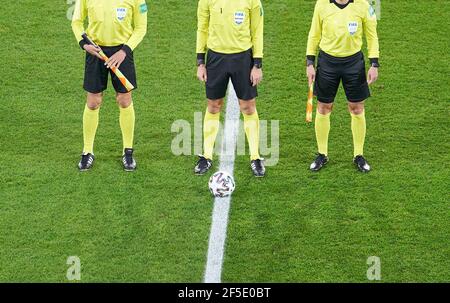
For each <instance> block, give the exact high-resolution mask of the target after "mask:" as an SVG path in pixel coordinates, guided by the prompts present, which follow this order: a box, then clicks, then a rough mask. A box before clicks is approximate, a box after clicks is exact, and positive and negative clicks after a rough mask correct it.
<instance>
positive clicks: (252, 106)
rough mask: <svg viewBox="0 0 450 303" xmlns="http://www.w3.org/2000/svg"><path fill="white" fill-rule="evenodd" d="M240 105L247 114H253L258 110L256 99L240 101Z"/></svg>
mask: <svg viewBox="0 0 450 303" xmlns="http://www.w3.org/2000/svg"><path fill="white" fill-rule="evenodd" d="M239 106H240V108H241V112H242V113H243V114H246V115H253V114H254V113H255V111H256V102H255V100H249V101H240V102H239Z"/></svg>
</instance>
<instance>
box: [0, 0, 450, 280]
mask: <svg viewBox="0 0 450 303" xmlns="http://www.w3.org/2000/svg"><path fill="white" fill-rule="evenodd" d="M148 4H149V16H148V17H149V28H148V34H147V36H146V38H145V40H144V41H143V43H142V44H141V45H140V46H139V48H138V49H137V51H136V53H135V60H136V63H137V69H138V81H139V90H138V91H137V92H136V93H135V95H134V99H135V108H136V111H137V125H136V136H135V137H136V144H135V148H136V157H137V160H138V165H139V168H138V171H137V172H136V173H131V174H130V173H124V172H122V170H121V166H120V155H121V144H122V143H121V134H120V129H119V122H118V108H117V106H116V105H115V102H114V93H113V90H112V88H111V85H109V86H110V87H109V88H108V91H107V92H106V96H105V100H104V105H103V107H102V108H101V111H100V125H99V130H98V133H97V138H96V145H95V152H96V158H97V161H96V165H95V168H94V169H93V171H91V172H89V173H82V174H81V173H79V172H78V171H77V169H76V163H77V161H78V160H79V154H80V152H81V149H82V124H81V122H82V110H83V108H84V100H85V94H84V92H83V90H82V87H81V84H82V78H83V64H84V57H83V56H84V54H83V52H82V51H81V50H80V49H79V48H78V46H77V44H76V41H75V39H74V37H73V34H72V31H71V27H70V21H68V20H67V18H66V11H67V9H68V8H69V6H68V5H67V3H66V1H62V0H61V1H50V0H39V1H38V0H30V1H26V2H24V1H22V2H20V3H19V2H17V1H16V2H14V1H8V2H6V3H4V4H3V10H2V11H3V13H2V17H1V18H0V35H1V37H2V42H3V44H4V47H3V51H2V68H1V69H2V80H1V85H0V87H1V94H0V104H1V106H2V110H1V119H0V138H1V140H0V142H1V144H2V145H1V150H2V151H1V154H2V156H1V157H0V167H1V170H0V231H1V232H0V281H2V282H6V281H15V282H20V281H39V282H65V281H67V279H66V271H67V268H68V265H66V260H67V257H68V256H79V257H80V259H81V264H82V271H81V273H82V280H81V281H82V282H95V281H104V282H107V281H126V282H132V281H140V282H200V281H201V280H202V277H203V272H204V268H205V262H206V252H207V245H208V236H209V231H210V230H209V229H210V224H211V212H212V206H213V204H212V198H211V197H210V195H209V192H208V190H207V179H208V177H196V176H194V175H193V173H192V166H193V164H194V161H195V160H194V156H174V155H173V154H172V152H171V141H172V139H173V137H174V134H172V133H171V130H170V129H171V125H172V123H173V121H175V120H178V119H185V120H187V121H190V122H193V119H194V118H193V117H194V112H199V111H201V112H203V111H204V109H205V100H204V88H203V86H202V85H201V84H200V83H199V82H198V81H197V80H196V78H195V37H196V4H197V3H196V1H179V0H165V1H164V0H154V1H148ZM264 5H265V15H266V24H265V55H266V56H265V61H264V66H265V67H264V73H265V79H264V82H263V84H262V85H261V87H260V98H259V100H258V104H259V106H258V111H259V114H260V117H261V118H262V119H265V120H279V121H280V160H279V163H278V165H277V166H275V167H269V168H268V175H267V178H264V179H263V180H256V179H255V178H253V177H252V176H251V172H250V169H249V163H248V158H247V156H238V157H237V158H236V163H235V179H236V184H237V188H236V191H235V193H234V195H233V198H232V204H231V213H230V218H229V229H228V236H227V244H226V255H225V260H224V267H223V281H228V282H304V281H306V282H319V281H326V282H346V281H350V282H367V281H368V280H367V278H366V270H367V268H368V265H367V264H366V260H367V258H368V257H369V256H378V257H380V258H381V264H382V265H381V274H382V280H381V281H382V282H412V281H418V282H428V281H447V282H448V281H450V244H449V234H450V223H449V222H450V221H449V217H450V208H449V191H448V189H449V181H450V176H449V165H448V163H449V160H450V159H449V156H448V152H449V148H450V144H449V136H448V132H449V126H450V125H449V111H448V110H449V108H448V105H449V103H448V102H449V100H450V94H449V81H448V76H449V74H450V67H449V57H448V55H449V51H450V49H449V41H448V35H447V34H446V31H445V29H446V28H447V29H448V20H449V19H450V14H449V12H450V5H449V2H448V1H445V0H436V1H406V0H398V1H382V15H381V20H380V21H379V29H378V30H379V36H380V44H381V51H382V55H381V64H382V68H381V69H380V79H379V81H378V82H377V83H376V84H375V85H373V86H372V93H373V97H372V98H371V99H370V100H369V101H368V102H367V110H366V112H367V119H368V135H367V141H366V156H367V157H368V159H369V161H370V162H371V164H372V166H373V171H372V172H371V173H370V174H367V175H363V174H360V173H357V172H356V170H355V168H354V167H353V165H352V162H351V160H352V138H351V131H350V117H349V114H348V112H347V109H346V104H345V101H344V100H345V99H344V95H343V93H342V90H341V91H340V93H339V97H338V99H337V102H336V107H335V111H334V113H333V114H332V129H331V134H330V136H331V137H330V159H331V162H330V163H329V165H328V166H327V167H326V168H325V169H324V170H323V171H321V172H320V173H318V174H312V173H310V172H309V171H308V166H309V163H310V161H311V160H312V157H313V155H314V152H315V139H314V129H313V125H312V124H310V125H307V124H306V123H305V122H304V118H305V117H304V115H305V103H306V94H307V84H306V78H305V69H304V53H305V48H306V39H307V33H308V30H309V24H310V21H311V17H312V12H313V7H314V1H299V0H282V1H268V0H266V1H264ZM6 12H7V13H6ZM216 163H217V162H216Z"/></svg>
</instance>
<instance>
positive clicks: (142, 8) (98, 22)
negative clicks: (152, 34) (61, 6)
mask: <svg viewBox="0 0 450 303" xmlns="http://www.w3.org/2000/svg"><path fill="white" fill-rule="evenodd" d="M86 18H88V22H89V23H88V27H87V29H86V34H87V35H88V36H89V37H90V38H91V39H92V40H93V41H94V42H95V43H97V44H99V45H101V46H117V45H121V44H125V45H127V46H129V47H130V48H131V50H134V49H135V48H136V47H137V46H138V44H139V43H140V42H141V41H142V39H143V38H144V36H145V34H146V32H147V4H146V2H145V0H77V2H76V4H75V11H74V15H73V19H72V30H73V32H74V34H75V37H76V39H77V41H78V42H80V41H81V40H82V39H83V38H82V37H81V35H82V33H83V32H85V29H84V21H85V19H86Z"/></svg>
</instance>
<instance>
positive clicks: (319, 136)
mask: <svg viewBox="0 0 450 303" xmlns="http://www.w3.org/2000/svg"><path fill="white" fill-rule="evenodd" d="M332 110H333V103H324V102H321V101H317V113H316V123H315V130H316V140H317V149H318V151H319V154H322V155H325V156H328V135H329V133H330V128H331V125H330V115H331V111H332Z"/></svg>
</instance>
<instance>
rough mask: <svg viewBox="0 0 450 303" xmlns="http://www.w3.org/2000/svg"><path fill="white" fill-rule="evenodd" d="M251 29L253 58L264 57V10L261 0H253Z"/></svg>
mask: <svg viewBox="0 0 450 303" xmlns="http://www.w3.org/2000/svg"><path fill="white" fill-rule="evenodd" d="M252 2H253V5H252V11H251V19H250V27H251V29H250V31H251V35H252V44H253V58H262V57H263V56H264V54H263V49H264V10H263V6H262V4H261V0H253V1H252Z"/></svg>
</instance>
